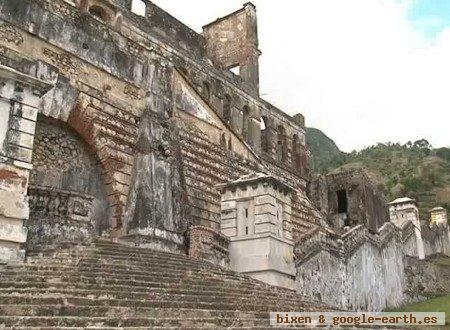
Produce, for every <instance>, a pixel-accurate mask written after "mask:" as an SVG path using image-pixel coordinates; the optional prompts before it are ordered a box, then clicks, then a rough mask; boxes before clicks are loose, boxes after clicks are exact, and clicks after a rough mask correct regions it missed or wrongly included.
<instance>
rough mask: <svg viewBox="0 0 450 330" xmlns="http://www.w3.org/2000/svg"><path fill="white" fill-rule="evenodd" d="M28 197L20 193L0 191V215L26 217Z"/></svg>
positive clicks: (27, 213)
mask: <svg viewBox="0 0 450 330" xmlns="http://www.w3.org/2000/svg"><path fill="white" fill-rule="evenodd" d="M29 213H30V211H29V208H28V199H27V197H26V196H24V195H23V194H21V193H16V192H11V191H0V216H4V217H7V218H16V219H28V215H29Z"/></svg>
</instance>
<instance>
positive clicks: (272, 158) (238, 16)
mask: <svg viewBox="0 0 450 330" xmlns="http://www.w3.org/2000/svg"><path fill="white" fill-rule="evenodd" d="M136 1H139V2H142V3H141V4H142V5H143V6H145V13H136V12H134V11H133V10H132V9H134V8H135V5H136V3H135V2H136ZM260 55H261V51H260V49H259V46H258V35H257V11H256V8H255V6H254V5H253V4H251V3H246V4H244V5H243V7H242V8H240V9H239V10H237V11H235V12H233V13H231V14H229V15H227V16H224V17H222V18H220V19H217V20H215V21H213V22H211V23H209V24H207V25H205V26H204V27H203V32H202V33H197V32H195V31H193V30H191V29H190V28H189V27H187V26H186V25H184V24H183V23H181V22H179V21H178V20H177V19H175V18H174V17H172V16H171V15H170V14H169V13H167V12H165V11H163V10H162V9H161V8H159V7H158V6H156V5H155V4H153V3H152V2H151V1H149V0H134V1H131V0H2V1H1V2H0V262H1V263H2V264H4V265H5V266H3V268H0V278H1V279H2V283H3V284H1V287H0V327H1V326H2V325H4V326H7V327H8V326H24V327H32V326H54V327H65V326H75V327H78V326H79V327H85V326H92V325H95V324H100V325H102V326H111V327H116V326H142V327H148V326H169V325H170V326H175V327H176V326H184V325H186V326H198V325H199V324H210V325H211V326H237V327H240V326H257V325H265V324H266V323H264V322H267V321H268V320H265V318H267V315H266V314H267V312H268V311H270V310H283V308H285V309H286V310H299V311H301V310H326V309H327V308H340V309H351V310H382V309H384V308H386V307H394V306H399V305H401V304H402V303H405V302H406V301H408V300H409V299H411V297H413V298H415V299H420V298H421V295H420V293H417V292H410V291H411V290H410V289H411V287H410V281H409V279H408V273H407V269H408V265H409V264H410V263H413V262H414V263H417V265H421V261H420V260H422V259H426V258H428V257H429V256H431V255H434V254H436V253H441V254H446V255H450V242H449V239H450V236H449V229H448V224H447V214H446V213H445V210H444V209H442V208H439V207H438V205H436V208H435V209H433V210H432V212H431V215H430V216H429V215H424V214H421V215H419V213H418V209H417V204H416V202H415V201H414V200H410V199H406V198H405V199H401V200H397V201H394V202H392V203H390V204H389V205H386V203H385V199H384V196H383V193H382V189H381V187H379V186H378V185H377V184H376V183H375V182H374V181H373V180H372V179H371V177H370V175H368V174H367V173H366V171H365V170H364V169H359V170H349V171H346V170H345V171H344V170H343V171H337V172H333V173H330V174H328V175H326V176H322V175H317V174H314V173H313V171H312V169H311V166H310V158H311V154H310V151H309V150H308V147H307V146H306V142H305V119H304V117H303V115H302V114H297V115H294V116H290V115H288V114H286V113H285V112H283V111H282V110H280V109H278V108H276V107H275V106H273V105H272V104H270V103H269V102H267V101H265V100H263V99H262V98H261V97H260V95H259V67H258V58H259V57H260ZM145 267H147V268H145ZM415 267H416V268H417V267H419V266H415ZM122 268H123V269H122ZM435 273H436V272H435ZM58 274H59V275H58ZM58 276H59V277H58ZM152 276H153V277H152ZM56 277H57V278H56ZM130 283H131V284H130ZM149 283H152V284H151V285H153V286H151V285H150V284H149ZM274 286H276V287H277V288H275V287H274ZM102 290H103V291H102ZM158 290H159V291H158ZM165 290H166V291H165ZM167 290H168V291H167ZM170 290H172V291H170ZM174 290H175V291H176V290H178V291H176V292H175V291H174ZM215 290H216V291H215ZM202 292H205V293H204V294H203V295H202V294H201V293H202ZM150 293H151V294H150ZM190 295H192V297H194V298H195V299H194V298H192V299H193V300H192V301H191V300H189V301H187V300H186V301H185V300H183V299H188V298H186V297H191V296H190ZM105 296H108V297H109V298H108V299H109V300H108V299H106V298H104V297H105ZM61 297H65V298H64V299H63V298H61ZM111 297H112V298H111ZM212 297H218V298H217V301H216V300H211V299H212ZM236 297H238V298H236ZM202 299H203V300H202ZM67 302H68V303H67ZM131 302H133V303H131ZM25 305H27V306H41V307H40V308H38V307H36V308H35V309H33V308H34V307H33V308H32V307H29V308H28V309H26V308H22V307H21V306H25ZM6 306H9V307H6ZM87 306H89V308H88V307H87ZM63 307H64V308H63ZM107 307H108V308H109V309H108V308H107ZM46 308H47V309H46ZM114 308H115V309H114ZM139 308H141V309H142V310H140V311H141V312H138V310H139ZM145 308H147V309H148V310H147V309H146V310H145V311H143V309H145ZM164 308H166V309H164ZM171 308H172V310H178V311H179V310H180V308H181V309H182V311H185V314H183V315H184V316H185V318H187V319H189V320H191V321H190V322H191V323H186V324H185V323H180V322H182V321H181V320H174V319H173V318H170V317H168V316H167V315H168V314H167V313H170V311H171ZM200 310H202V311H203V312H202V313H203V314H199V313H200ZM205 310H207V311H209V312H208V313H207V312H205ZM139 313H141V314H139ZM158 313H159V314H158ZM105 315H106V316H105ZM149 315H151V317H150V316H149ZM162 315H164V317H165V318H163V317H162ZM162 319H164V320H165V321H161V320H162ZM196 320H197V321H196ZM232 320H239V323H233V322H234V321H232ZM258 320H259V321H258ZM152 322H153V323H152ZM158 322H159V323H158ZM161 322H162V323H161ZM164 322H166V323H164ZM196 322H197V323H196ZM208 322H209V323H208ZM223 322H225V323H223ZM258 322H260V323H258ZM261 322H262V323H261Z"/></svg>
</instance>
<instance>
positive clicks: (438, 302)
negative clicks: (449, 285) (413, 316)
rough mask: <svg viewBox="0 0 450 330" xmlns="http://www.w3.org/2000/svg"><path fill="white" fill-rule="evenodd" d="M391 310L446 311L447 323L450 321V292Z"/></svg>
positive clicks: (391, 310)
mask: <svg viewBox="0 0 450 330" xmlns="http://www.w3.org/2000/svg"><path fill="white" fill-rule="evenodd" d="M388 311H389V312H444V313H445V316H446V320H445V322H446V324H447V325H448V324H449V323H450V294H448V295H446V296H442V297H436V298H432V299H429V300H426V301H422V302H419V303H414V304H410V305H405V306H402V307H398V308H396V309H390V310H388Z"/></svg>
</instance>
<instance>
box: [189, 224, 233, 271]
mask: <svg viewBox="0 0 450 330" xmlns="http://www.w3.org/2000/svg"><path fill="white" fill-rule="evenodd" d="M229 244H230V240H229V239H228V238H227V237H226V236H224V235H222V234H221V233H219V232H217V231H215V230H213V229H211V228H208V227H203V226H192V227H191V228H189V256H190V257H193V258H196V259H202V260H206V261H210V262H212V263H214V264H216V265H219V266H222V267H226V268H228V267H229V264H230V258H229V252H228V247H229Z"/></svg>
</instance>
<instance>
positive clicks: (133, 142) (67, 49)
mask: <svg viewBox="0 0 450 330" xmlns="http://www.w3.org/2000/svg"><path fill="white" fill-rule="evenodd" d="M115 3H116V4H117V3H118V4H119V6H116V5H115ZM91 5H93V6H94V7H90V6H91ZM126 8H129V1H119V2H115V1H106V0H87V1H76V2H72V1H64V0H54V1H53V0H52V1H50V0H21V1H20V2H18V1H16V0H5V1H2V2H1V3H0V36H1V38H0V60H1V61H2V64H5V65H8V66H11V67H17V66H13V65H12V64H11V63H12V62H20V63H21V65H22V64H24V63H26V66H27V70H28V71H32V72H33V74H35V75H36V76H38V77H39V78H41V79H48V80H50V81H51V82H52V83H53V86H54V87H53V88H52V89H51V90H50V91H48V93H47V94H46V95H45V96H43V97H42V99H41V101H40V104H39V105H38V110H39V112H40V113H41V114H42V115H44V116H45V117H48V118H51V119H54V120H55V121H57V122H58V123H56V126H58V125H62V124H63V126H64V125H66V126H67V128H68V130H69V131H73V132H74V133H75V134H76V136H77V138H78V139H79V140H80V141H83V142H82V143H83V144H85V145H86V146H87V149H89V150H91V152H92V155H93V159H96V160H98V166H99V167H101V171H100V172H101V173H100V177H98V176H97V177H96V178H95V180H89V181H92V182H95V183H96V184H97V183H98V185H97V186H100V188H99V189H100V190H102V189H103V190H104V192H105V195H106V199H107V203H106V204H107V205H106V206H105V207H107V208H108V209H109V211H108V212H107V213H108V215H106V213H103V217H104V219H103V221H97V219H96V216H95V214H97V212H94V213H93V214H90V213H89V216H88V218H89V221H91V222H92V223H94V224H95V226H96V227H97V228H98V229H99V230H103V229H106V230H107V231H108V232H110V233H111V235H112V236H115V237H123V238H125V239H132V240H135V241H136V240H138V241H139V242H140V243H141V244H142V245H147V246H150V245H152V244H153V245H154V246H156V247H158V246H159V247H161V246H163V245H165V246H166V247H167V248H168V249H169V250H173V251H181V250H183V249H184V247H185V245H186V240H185V233H186V230H187V228H188V227H189V226H190V225H192V224H202V225H206V226H207V227H209V228H217V222H218V219H219V215H220V209H219V206H218V194H217V192H216V191H215V188H214V185H215V184H216V183H222V182H225V181H227V180H230V179H235V178H237V176H238V175H239V174H247V173H249V172H252V171H254V170H256V169H259V167H260V166H264V167H265V168H266V169H267V171H270V172H271V173H274V174H276V175H277V176H279V177H282V178H286V180H288V181H292V182H294V184H295V186H296V188H298V189H299V194H297V195H296V197H295V206H294V207H293V212H294V213H295V214H296V215H295V217H296V219H299V220H298V221H297V222H296V230H297V233H298V236H299V235H300V234H301V233H303V232H305V231H310V230H313V229H314V228H315V226H316V224H315V222H316V221H317V219H316V216H318V214H317V213H315V212H316V211H315V210H314V208H313V207H312V205H310V203H309V200H308V199H307V197H306V196H305V195H304V194H303V190H304V188H305V187H306V181H307V177H308V174H309V173H308V171H304V170H303V168H305V169H306V167H307V164H304V163H303V165H304V166H303V165H302V166H301V167H300V168H299V166H298V164H299V163H298V162H296V159H304V158H305V157H306V155H307V152H308V151H307V149H306V148H305V138H304V135H305V130H304V127H303V125H304V123H297V122H296V121H295V120H293V118H292V117H290V116H288V115H286V114H284V113H283V112H282V111H281V110H279V109H277V108H275V107H273V106H272V105H270V104H268V103H266V102H264V101H263V100H261V99H260V98H259V97H257V96H256V95H253V94H252V93H249V92H247V91H246V89H245V85H244V84H243V80H242V78H241V77H236V76H234V75H233V74H232V73H231V72H227V71H223V69H222V68H218V67H215V66H214V65H212V64H211V61H210V59H209V58H208V57H207V56H206V55H205V53H204V50H205V49H204V45H203V37H202V36H201V35H198V34H196V33H195V32H193V31H192V30H190V29H189V28H187V27H186V26H184V25H183V24H182V23H180V22H178V21H177V20H176V19H174V18H173V17H171V16H170V15H168V14H167V13H165V12H163V11H162V10H161V9H159V8H157V7H156V6H154V5H153V4H151V3H148V4H147V13H146V15H147V17H139V16H137V15H135V14H133V13H131V12H129V11H128V10H127V9H126ZM28 62H29V63H28ZM175 72H179V73H180V74H181V75H183V76H184V77H185V78H186V80H187V81H188V82H189V85H190V88H191V89H192V91H194V92H195V93H196V94H198V96H199V97H200V98H202V99H203V102H204V103H205V105H206V106H207V107H209V108H210V109H211V110H212V111H213V112H214V114H215V115H216V116H217V118H219V121H221V122H222V123H223V127H222V129H221V130H218V131H217V130H216V133H218V135H217V136H215V137H214V139H215V140H214V141H216V142H214V143H211V136H201V134H200V135H198V134H197V133H196V132H193V131H191V130H190V128H187V129H186V128H184V127H183V126H182V125H178V124H177V122H176V120H177V119H176V118H175V117H174V112H175V111H176V109H177V105H176V104H177V101H176V100H175V97H176V96H175V95H174V94H173V89H174V80H173V77H174V73H175ZM183 102H184V101H183ZM180 110H182V111H186V110H187V109H180ZM263 118H264V119H265V120H266V124H267V125H265V128H264V129H263V130H262V127H261V121H262V119H263ZM46 133H47V132H45V131H44V132H43V135H44V137H43V138H42V140H41V139H40V138H39V140H37V142H36V151H37V153H36V161H38V160H37V159H38V158H39V157H41V154H42V153H40V152H39V151H38V149H39V148H40V146H41V145H42V141H44V142H45V140H44V139H45V134H46ZM48 133H49V134H50V135H51V134H52V130H49V131H48ZM222 134H225V137H224V138H225V139H226V140H227V141H226V144H227V146H226V147H225V145H224V143H222V142H223V141H222V140H223V139H222ZM263 135H264V136H265V139H264V141H265V142H266V143H265V144H264V148H262V139H261V136H263ZM230 139H231V140H232V141H231V143H228V142H230ZM32 142H33V141H32V140H31V143H32ZM80 143H81V142H80ZM229 144H230V145H229ZM29 149H30V150H28V151H27V153H28V154H29V155H30V156H31V155H32V154H33V152H34V151H33V150H32V147H30V148H29ZM230 149H231V150H230ZM51 150H53V149H51V148H49V152H51ZM280 150H283V152H282V153H280V152H279V151H280ZM53 151H54V152H60V151H58V150H56V149H54V150H53ZM281 156H282V157H281ZM252 157H253V158H252ZM224 162H225V164H223V163H224ZM76 164H77V162H76V161H75V162H74V164H73V165H76ZM96 164H97V163H96ZM262 164H263V165H262ZM49 168H57V164H52V165H51V166H50V167H49ZM62 168H63V167H62ZM62 168H60V169H59V170H61V169H62ZM37 170H39V166H38V167H37ZM222 172H223V173H222ZM55 173H60V174H61V172H58V171H56V172H55ZM55 176H56V174H55ZM60 177H66V175H65V174H64V175H62V174H61V175H60ZM34 178H35V179H36V180H37V181H38V180H40V179H42V180H44V181H51V180H50V176H49V175H44V176H42V178H41V177H40V176H39V173H37V174H36V175H35V176H34ZM55 180H56V179H55ZM86 180H87V179H83V175H81V179H80V185H81V186H83V185H85V184H87V183H86ZM68 181H70V180H68ZM100 182H101V185H100ZM44 183H45V182H44ZM38 185H39V184H38ZM40 185H41V186H45V185H44V184H43V183H42V184H40ZM49 186H50V187H51V188H52V189H53V188H55V189H59V190H60V195H59V196H58V197H57V198H56V199H55V197H54V196H50V195H48V194H47V193H48V192H45V194H44V191H45V189H38V190H36V189H34V188H32V189H30V190H29V194H37V195H39V196H40V194H44V195H45V199H46V200H49V199H50V200H52V201H55V202H56V200H59V201H61V200H62V199H64V200H67V198H68V196H67V194H66V195H65V191H66V190H65V189H64V188H65V187H66V186H65V185H56V184H55V185H53V186H52V185H49ZM75 186H76V185H74V187H75ZM33 189H34V190H33ZM69 190H70V189H69ZM81 190H82V191H81V193H82V194H86V195H92V196H94V200H95V196H96V192H95V191H88V193H86V191H85V190H83V189H81ZM38 191H39V192H38ZM74 192H77V193H78V192H79V191H78V189H75V188H74ZM86 198H87V197H86ZM35 200H39V198H37V199H32V202H33V203H35ZM69 202H70V198H69ZM69 202H68V203H69ZM88 202H89V201H86V203H88ZM52 203H53V202H52ZM70 203H71V202H70ZM83 203H84V202H83ZM32 205H33V208H35V209H36V210H37V209H38V208H39V207H40V206H39V203H37V204H36V205H35V204H32ZM71 205H72V204H71ZM188 208H189V210H188ZM38 212H41V213H42V212H44V211H36V212H35V214H38ZM45 212H47V211H45ZM48 212H50V211H48ZM52 212H53V211H52ZM64 212H66V211H64ZM64 212H63V213H64ZM76 212H81V213H82V214H85V213H86V212H84V211H82V210H80V211H76ZM66 213H67V212H66ZM66 213H64V214H63V216H61V217H60V219H63V218H64V217H65V216H66ZM98 214H101V212H99V213H98ZM70 216H72V215H70ZM76 216H79V215H76ZM81 217H83V216H81ZM84 217H85V216H84ZM98 217H101V216H98ZM61 221H62V220H61ZM31 223H32V222H30V225H31ZM62 236H64V235H62ZM63 239H65V238H64V237H63ZM30 242H31V241H30ZM33 244H34V243H33Z"/></svg>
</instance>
